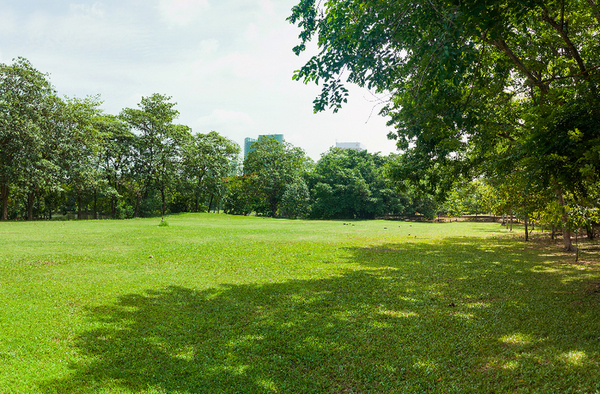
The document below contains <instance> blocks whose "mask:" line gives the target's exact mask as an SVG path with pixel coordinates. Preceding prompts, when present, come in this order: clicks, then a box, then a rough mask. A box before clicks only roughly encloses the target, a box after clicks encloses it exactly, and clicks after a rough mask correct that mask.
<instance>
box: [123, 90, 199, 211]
mask: <svg viewBox="0 0 600 394" xmlns="http://www.w3.org/2000/svg"><path fill="white" fill-rule="evenodd" d="M170 100H171V97H168V96H164V95H160V94H153V95H152V96H150V97H142V100H141V101H140V103H139V104H138V107H139V109H132V108H125V109H124V110H123V111H122V112H121V118H122V119H123V120H124V121H125V122H127V123H128V124H129V125H130V126H131V127H132V128H133V129H135V130H137V131H139V132H140V133H141V134H140V140H139V144H138V147H139V150H140V151H139V156H138V157H139V162H138V164H137V165H138V171H140V172H141V173H142V174H143V175H142V179H143V198H145V199H148V197H149V195H150V193H151V191H152V190H157V191H158V192H159V193H160V198H161V203H162V204H161V214H162V215H163V216H164V214H165V211H166V208H167V201H166V199H167V195H169V192H171V191H172V190H173V189H174V187H175V184H176V180H177V176H178V174H179V171H180V170H179V164H180V158H181V150H182V149H183V145H184V144H185V143H187V141H189V140H190V139H191V137H192V136H191V133H190V129H189V127H187V126H183V125H175V124H173V121H174V120H175V119H176V118H177V117H178V116H179V112H178V111H177V110H175V109H174V107H175V103H171V102H170Z"/></svg>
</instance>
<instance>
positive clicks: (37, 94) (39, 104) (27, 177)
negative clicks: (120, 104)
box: [0, 58, 57, 220]
mask: <svg viewBox="0 0 600 394" xmlns="http://www.w3.org/2000/svg"><path fill="white" fill-rule="evenodd" d="M56 101H57V98H56V94H55V91H54V89H53V87H52V85H51V84H50V82H49V81H48V78H47V75H45V74H42V73H41V72H39V71H38V70H36V69H35V68H34V67H33V66H32V65H31V63H30V62H29V61H28V60H26V59H24V58H18V59H16V60H14V62H13V64H11V65H6V64H0V197H1V199H2V214H1V218H2V219H3V220H6V219H7V215H8V199H9V194H10V192H11V189H13V188H15V187H26V188H28V190H30V191H31V192H33V191H34V190H35V188H36V187H39V182H38V181H39V180H40V178H41V176H42V175H47V172H46V171H45V169H48V168H49V167H53V166H52V163H51V162H50V161H48V160H47V156H48V155H49V154H52V152H51V151H48V150H45V149H44V144H43V142H44V141H45V135H44V129H45V128H47V126H48V124H47V121H48V120H49V119H48V116H49V114H50V113H52V111H53V107H54V106H53V104H54V103H55V102H56ZM44 156H46V158H45V157H44ZM36 185H37V186H36ZM28 195H29V196H30V197H31V196H32V194H31V193H29V194H28ZM29 200H30V201H31V204H29V207H32V206H33V197H32V198H30V199H29ZM29 211H30V212H31V210H29ZM29 216H30V218H31V216H33V215H32V214H31V215H29Z"/></svg>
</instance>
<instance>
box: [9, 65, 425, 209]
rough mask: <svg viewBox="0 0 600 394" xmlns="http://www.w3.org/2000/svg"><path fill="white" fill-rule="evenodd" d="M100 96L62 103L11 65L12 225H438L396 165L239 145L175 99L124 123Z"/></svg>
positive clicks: (353, 155) (348, 153)
mask: <svg viewBox="0 0 600 394" xmlns="http://www.w3.org/2000/svg"><path fill="white" fill-rule="evenodd" d="M100 105H101V101H100V99H99V98H98V97H87V98H85V99H75V98H60V97H59V96H58V94H57V92H56V91H55V89H54V87H53V86H52V85H51V84H50V82H49V80H48V76H47V75H45V74H42V73H41V72H39V71H38V70H36V69H35V68H34V67H33V66H32V65H31V64H30V63H29V62H28V61H27V60H26V59H23V58H19V59H17V60H16V61H15V62H14V63H13V64H11V65H4V64H2V65H0V158H1V161H0V200H1V203H2V215H1V219H3V220H7V219H28V220H33V219H36V218H39V219H51V218H53V217H56V216H57V215H65V214H75V215H76V216H77V217H78V218H107V217H110V218H120V219H122V218H133V217H149V216H156V215H164V214H165V213H177V212H199V211H205V210H210V209H211V208H212V209H220V208H221V207H223V209H224V210H225V212H227V213H231V214H250V213H255V214H258V215H266V216H272V217H290V218H297V217H310V218H325V219H334V218H337V219H352V218H358V219H371V218H375V217H377V216H382V215H412V214H415V213H417V212H418V213H420V214H423V215H426V216H427V217H433V215H434V214H435V208H436V205H435V203H434V201H433V199H432V198H430V197H427V196H426V195H423V194H419V193H417V192H416V189H410V188H404V190H400V189H399V188H398V186H399V185H401V184H399V183H397V182H394V181H392V180H391V178H390V177H389V176H388V174H387V173H388V170H389V168H390V164H391V163H392V162H394V160H396V156H394V155H391V156H389V157H382V156H380V155H379V154H372V153H368V152H366V151H362V152H357V151H352V150H342V149H331V150H330V151H329V152H327V153H325V154H323V156H322V158H321V159H320V160H319V161H318V162H317V163H314V162H313V161H312V160H310V159H309V158H308V157H306V155H305V153H304V152H303V151H302V150H301V149H300V148H297V147H293V146H291V145H290V144H288V143H283V144H281V143H278V142H277V141H275V140H272V139H268V138H267V139H260V140H259V141H257V142H256V143H255V144H254V145H253V151H252V152H251V153H250V154H249V155H248V156H247V157H246V158H245V160H244V162H243V170H242V168H241V166H240V165H239V164H240V163H239V154H240V148H239V146H238V145H237V144H236V143H235V142H233V141H231V140H229V139H227V138H225V137H223V136H221V135H219V134H218V133H216V132H214V131H212V132H210V133H208V134H193V133H192V132H191V130H190V128H189V127H187V126H185V125H180V124H176V123H175V121H176V119H177V117H178V115H179V112H178V111H177V110H176V109H175V103H173V102H172V101H171V98H170V97H168V96H164V95H160V94H154V95H152V96H150V97H143V98H142V99H141V102H140V103H139V104H138V107H137V108H125V109H123V110H122V111H121V113H120V114H119V115H117V116H115V115H108V114H105V113H103V112H102V111H101V110H100Z"/></svg>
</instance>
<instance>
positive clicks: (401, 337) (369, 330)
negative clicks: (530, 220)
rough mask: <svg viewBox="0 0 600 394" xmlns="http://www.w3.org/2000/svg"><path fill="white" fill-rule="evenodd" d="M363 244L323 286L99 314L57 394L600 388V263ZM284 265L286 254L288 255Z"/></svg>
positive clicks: (535, 254) (284, 286) (498, 250)
mask: <svg viewBox="0 0 600 394" xmlns="http://www.w3.org/2000/svg"><path fill="white" fill-rule="evenodd" d="M483 242H485V241H482V240H481V239H468V238H459V239H447V240H444V241H443V242H440V243H437V244H435V245H431V244H420V243H414V244H410V243H404V244H390V245H383V246H378V247H377V248H362V249H352V250H350V252H351V257H350V258H349V262H352V263H359V264H360V266H361V267H362V268H361V269H356V270H348V271H347V272H345V273H343V274H341V275H339V276H335V277H329V278H323V279H319V280H292V281H288V282H285V283H278V284H263V285H229V286H222V287H220V288H218V289H213V290H206V291H197V290H192V289H188V288H183V287H170V288H167V289H164V290H160V291H154V290H152V291H147V292H146V293H144V294H131V295H127V296H124V297H122V298H120V299H119V300H118V302H117V303H116V305H114V306H104V307H100V308H95V309H92V310H90V315H91V319H92V320H93V321H94V324H95V325H96V327H97V328H96V329H94V330H91V331H88V332H85V333H83V334H82V335H81V336H80V338H79V339H78V342H77V343H76V346H77V350H78V353H79V354H80V355H81V357H82V359H83V360H85V361H82V362H81V363H78V364H74V365H72V369H73V372H72V374H71V375H70V376H69V377H67V378H65V379H58V380H53V381H47V382H44V383H43V384H42V385H41V388H42V390H43V391H44V392H47V393H84V392H85V393H87V392H157V393H175V392H177V393H217V392H218V393H221V392H222V393H263V392H264V393H270V392H273V393H275V392H277V393H324V392H329V393H367V392H381V393H394V392H397V393H413V392H415V393H416V392H474V393H475V392H477V393H482V392H516V391H520V390H522V391H526V392H544V393H552V392H556V393H568V392H586V393H587V392H594V391H596V390H600V384H599V383H598V382H599V381H600V379H599V378H600V377H599V375H598V370H599V363H600V339H599V335H600V318H599V316H600V313H599V312H600V302H599V301H600V298H599V296H598V295H599V294H598V293H597V292H596V290H594V287H593V286H591V284H593V283H595V282H596V283H597V282H599V281H600V279H599V275H600V274H599V272H598V270H594V269H591V270H590V269H582V268H581V267H577V266H570V265H567V264H560V263H546V262H544V259H545V257H543V256H541V254H543V253H541V252H540V251H538V250H525V251H523V245H522V244H515V243H502V242H501V241H494V243H493V245H489V246H486V245H485V244H483ZM282 264H284V262H282Z"/></svg>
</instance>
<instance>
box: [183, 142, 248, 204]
mask: <svg viewBox="0 0 600 394" xmlns="http://www.w3.org/2000/svg"><path fill="white" fill-rule="evenodd" d="M239 153H240V147H239V145H238V144H237V143H235V142H234V141H232V140H230V139H228V138H225V137H223V136H221V135H219V134H218V133H217V132H215V131H211V132H210V133H208V134H196V135H194V136H193V138H192V139H191V140H190V141H189V142H188V143H187V144H186V145H184V147H183V162H182V165H183V175H184V179H185V180H188V182H187V184H185V185H184V188H185V189H186V191H191V193H190V194H191V196H192V197H191V199H192V201H193V205H194V211H195V212H198V210H199V206H200V203H201V202H202V203H204V202H205V201H206V200H207V197H209V196H210V198H211V200H212V199H214V198H215V197H216V198H217V199H218V200H221V198H223V197H224V194H225V180H224V179H225V178H226V177H228V176H231V175H233V173H234V170H235V166H236V165H237V157H238V155H239Z"/></svg>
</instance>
